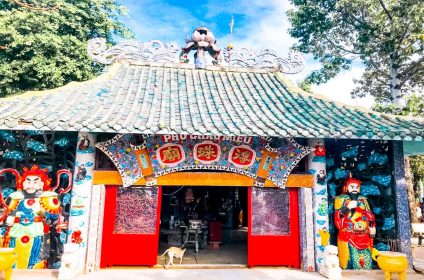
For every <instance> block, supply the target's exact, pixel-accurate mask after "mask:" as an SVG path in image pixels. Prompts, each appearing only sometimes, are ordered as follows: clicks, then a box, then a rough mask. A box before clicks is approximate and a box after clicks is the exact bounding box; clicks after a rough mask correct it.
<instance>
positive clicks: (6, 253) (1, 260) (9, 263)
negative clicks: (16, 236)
mask: <svg viewBox="0 0 424 280" xmlns="http://www.w3.org/2000/svg"><path fill="white" fill-rule="evenodd" d="M16 259H17V258H16V254H15V249H14V248H0V272H1V271H4V279H5V280H11V279H12V267H13V265H14V264H15V262H16Z"/></svg>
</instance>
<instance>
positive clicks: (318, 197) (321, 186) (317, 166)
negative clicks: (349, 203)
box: [308, 139, 330, 271]
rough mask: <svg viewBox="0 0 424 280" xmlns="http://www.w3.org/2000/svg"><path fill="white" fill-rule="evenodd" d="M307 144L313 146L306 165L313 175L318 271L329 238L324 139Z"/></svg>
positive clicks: (312, 140) (313, 140)
mask: <svg viewBox="0 0 424 280" xmlns="http://www.w3.org/2000/svg"><path fill="white" fill-rule="evenodd" d="M308 146H310V147H315V151H314V152H313V153H311V154H309V155H308V167H309V173H311V174H314V175H315V185H314V187H313V213H314V237H315V264H316V266H317V270H318V271H319V270H320V267H321V266H322V264H323V260H324V247H325V246H327V245H329V240H330V233H329V220H328V195H327V174H326V159H325V147H324V140H323V139H308Z"/></svg>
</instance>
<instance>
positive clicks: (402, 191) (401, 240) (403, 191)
mask: <svg viewBox="0 0 424 280" xmlns="http://www.w3.org/2000/svg"><path fill="white" fill-rule="evenodd" d="M393 165H394V177H395V178H394V179H395V182H396V185H395V194H396V208H397V217H396V218H397V226H398V249H399V251H400V252H402V253H405V254H406V255H407V256H408V261H409V265H410V266H411V264H412V251H411V226H410V218H409V202H408V189H407V188H408V187H407V185H406V180H405V162H404V154H403V143H402V142H401V141H393Z"/></svg>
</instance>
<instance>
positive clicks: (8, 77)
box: [0, 0, 132, 97]
mask: <svg viewBox="0 0 424 280" xmlns="http://www.w3.org/2000/svg"><path fill="white" fill-rule="evenodd" d="M124 12H125V10H124V8H123V7H121V6H120V5H119V4H118V3H117V2H116V1H115V0H25V1H24V0H2V1H0V97H2V96H6V95H10V94H15V93H19V92H22V91H28V90H42V89H48V88H55V87H59V86H62V85H64V84H66V83H68V82H70V81H82V80H87V79H90V78H92V77H94V76H95V75H96V74H98V73H99V72H100V71H101V69H102V66H100V65H96V64H95V63H93V61H92V60H91V59H90V58H89V57H88V55H87V51H86V48H87V41H88V40H89V39H91V38H94V37H104V38H106V39H107V42H108V43H113V42H114V40H113V38H114V37H115V38H116V37H131V36H132V34H131V32H130V31H129V30H128V29H127V28H126V27H125V26H124V25H123V24H122V23H121V22H120V21H119V18H118V17H119V16H120V15H122V14H124Z"/></svg>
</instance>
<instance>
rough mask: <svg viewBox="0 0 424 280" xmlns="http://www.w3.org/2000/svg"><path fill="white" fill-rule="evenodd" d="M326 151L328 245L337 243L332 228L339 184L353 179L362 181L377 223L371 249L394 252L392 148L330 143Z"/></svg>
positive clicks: (380, 143) (363, 142)
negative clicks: (329, 238)
mask: <svg viewBox="0 0 424 280" xmlns="http://www.w3.org/2000/svg"><path fill="white" fill-rule="evenodd" d="M325 146H326V149H327V156H326V161H327V181H328V192H329V194H328V196H329V211H330V233H331V244H334V245H336V244H337V229H336V228H335V226H334V204H333V203H334V198H335V196H336V195H339V194H340V193H341V191H342V185H343V183H344V182H345V181H346V179H347V178H348V177H349V173H350V172H351V173H352V177H354V178H357V179H359V180H361V181H362V186H361V194H362V195H364V196H366V197H367V199H368V203H369V204H370V207H371V210H372V212H373V213H374V216H375V220H376V229H377V233H376V236H375V238H374V247H375V248H377V249H378V250H382V251H387V250H394V251H397V250H398V248H397V242H396V239H397V237H398V232H397V229H396V228H397V227H396V199H395V192H394V180H393V177H392V170H393V164H392V160H391V159H392V148H391V145H390V143H389V142H388V141H371V140H337V141H336V140H329V141H326V142H325Z"/></svg>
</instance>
